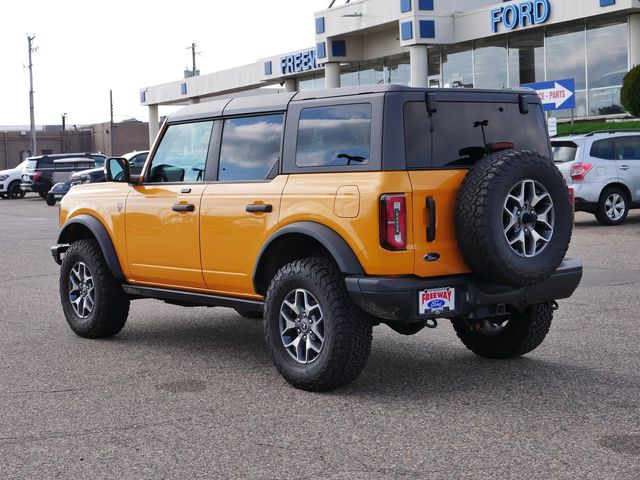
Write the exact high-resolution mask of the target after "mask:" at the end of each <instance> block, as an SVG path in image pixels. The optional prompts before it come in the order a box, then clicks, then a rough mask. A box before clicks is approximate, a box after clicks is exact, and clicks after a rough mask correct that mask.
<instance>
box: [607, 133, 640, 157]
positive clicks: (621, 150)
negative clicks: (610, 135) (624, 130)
mask: <svg viewBox="0 0 640 480" xmlns="http://www.w3.org/2000/svg"><path fill="white" fill-rule="evenodd" d="M613 144H614V146H615V151H616V159H617V160H640V137H621V138H616V139H615V140H614V141H613Z"/></svg>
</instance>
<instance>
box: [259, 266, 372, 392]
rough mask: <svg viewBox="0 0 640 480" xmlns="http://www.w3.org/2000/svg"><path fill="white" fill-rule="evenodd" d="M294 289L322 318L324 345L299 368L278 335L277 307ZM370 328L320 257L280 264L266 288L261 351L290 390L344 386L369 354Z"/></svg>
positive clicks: (337, 276) (335, 269) (333, 269)
mask: <svg viewBox="0 0 640 480" xmlns="http://www.w3.org/2000/svg"><path fill="white" fill-rule="evenodd" d="M295 289H305V290H307V291H308V292H310V293H311V294H312V295H313V296H314V297H315V299H317V301H318V305H320V307H321V309H322V313H323V318H324V322H325V325H324V343H323V346H322V349H321V351H320V353H319V354H318V356H317V358H316V359H315V361H313V363H309V364H301V363H298V362H296V360H295V359H293V358H292V357H291V355H290V354H289V353H288V352H287V350H286V349H285V347H284V345H283V342H282V339H281V336H280V327H279V321H280V308H281V305H282V304H283V301H284V300H285V298H286V297H287V295H288V294H290V293H291V292H292V291H293V290H295ZM371 330H372V324H371V321H370V319H369V317H368V316H367V315H366V314H365V313H364V312H363V311H362V310H360V309H359V308H358V307H357V306H356V305H355V304H354V303H353V301H352V300H351V297H350V296H349V294H348V293H347V291H346V288H345V282H344V278H343V276H342V274H341V273H340V271H339V270H338V267H337V266H336V265H335V263H334V262H333V261H332V260H329V259H325V258H306V259H302V260H297V261H294V262H291V263H289V264H287V265H285V266H283V267H282V268H281V269H280V270H278V272H277V273H276V275H275V276H274V278H273V279H272V281H271V284H270V285H269V288H268V290H267V294H266V302H265V311H264V334H265V340H266V344H267V348H268V349H269V352H270V354H271V357H272V359H273V362H274V364H275V366H276V368H277V370H278V372H279V373H280V374H281V375H282V376H283V377H284V379H285V380H286V381H287V382H289V383H290V384H291V385H293V386H294V387H296V388H300V389H303V390H309V391H324V390H331V389H334V388H338V387H341V386H343V385H346V384H348V383H350V382H352V381H353V380H355V379H356V378H357V377H358V375H359V374H360V372H361V371H362V370H363V369H364V367H365V365H366V363H367V359H368V357H369V352H370V350H371Z"/></svg>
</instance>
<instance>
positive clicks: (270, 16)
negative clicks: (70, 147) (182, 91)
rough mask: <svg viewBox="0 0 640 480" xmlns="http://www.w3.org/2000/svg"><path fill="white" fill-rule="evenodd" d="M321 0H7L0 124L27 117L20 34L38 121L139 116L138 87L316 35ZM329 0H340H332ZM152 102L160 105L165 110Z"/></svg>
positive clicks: (287, 47) (237, 62)
mask: <svg viewBox="0 0 640 480" xmlns="http://www.w3.org/2000/svg"><path fill="white" fill-rule="evenodd" d="M329 3H330V0H271V1H268V0H233V1H222V0H209V1H202V0H200V1H196V0H174V1H167V0H154V1H151V0H129V1H124V0H109V1H105V2H90V1H86V0H85V1H78V0H59V1H57V2H53V1H51V0H31V1H24V2H18V1H10V2H3V4H2V26H1V27H0V78H1V83H0V126H1V125H28V124H29V71H28V69H27V68H26V67H27V65H28V49H27V34H30V35H35V37H36V38H35V41H34V45H35V46H37V47H38V51H37V52H36V53H34V54H33V76H34V91H35V101H34V103H35V121H36V124H38V125H43V124H60V122H61V115H62V114H63V113H66V114H67V124H68V125H73V124H88V123H98V122H105V121H108V120H109V90H110V89H112V90H113V102H114V119H115V121H121V120H124V119H127V118H137V119H138V120H143V121H147V120H148V115H147V108H146V107H141V106H140V105H139V90H140V89H141V88H144V87H146V86H150V85H157V84H161V83H166V82H171V81H175V80H179V79H180V78H182V77H183V75H184V73H183V72H184V69H185V68H186V67H188V68H191V51H190V50H187V47H188V46H190V45H191V43H192V42H195V43H196V44H197V45H198V47H197V50H198V51H200V52H201V54H200V55H199V56H197V58H196V64H197V67H198V69H199V70H200V71H201V73H202V74H206V73H211V72H215V71H219V70H224V69H228V68H233V67H237V66H241V65H246V64H248V63H254V62H255V61H256V60H257V59H259V58H262V57H267V56H271V55H277V54H279V53H284V52H288V51H292V50H298V49H303V48H306V47H311V46H313V45H314V43H315V30H314V15H313V14H314V12H316V11H319V10H323V9H325V8H326V7H327V6H328V5H329ZM337 3H343V2H342V1H341V0H339V1H338V2H337ZM169 111H170V110H168V111H167V112H164V111H163V108H162V107H161V108H160V115H163V114H166V113H168V112H169Z"/></svg>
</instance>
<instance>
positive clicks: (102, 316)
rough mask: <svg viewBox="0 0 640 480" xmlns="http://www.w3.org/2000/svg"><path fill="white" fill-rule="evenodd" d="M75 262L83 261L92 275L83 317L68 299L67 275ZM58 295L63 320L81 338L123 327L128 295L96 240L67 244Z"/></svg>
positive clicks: (99, 334)
mask: <svg viewBox="0 0 640 480" xmlns="http://www.w3.org/2000/svg"><path fill="white" fill-rule="evenodd" d="M78 262H82V263H84V264H86V265H87V266H88V268H89V271H90V272H91V275H92V277H93V286H94V291H95V295H94V303H93V310H92V312H91V314H90V315H89V316H88V317H87V318H81V317H80V316H79V315H77V314H76V312H75V311H74V309H73V307H72V305H71V301H70V300H69V275H70V272H71V269H72V268H73V267H74V265H76V264H77V263H78ZM60 299H61V301H62V309H63V310H64V314H65V317H66V319H67V323H68V324H69V326H70V327H71V329H72V330H73V331H74V332H75V334H76V335H78V336H80V337H84V338H105V337H111V336H113V335H115V334H117V333H118V332H119V331H120V330H122V328H123V327H124V325H125V323H126V321H127V316H128V314H129V297H128V296H127V294H126V293H125V292H124V290H122V286H121V283H120V281H118V279H116V278H115V277H114V276H113V275H112V274H111V272H110V270H109V267H108V266H107V264H106V262H105V260H104V256H103V255H102V251H101V250H100V246H99V245H98V242H97V241H96V240H93V239H83V240H78V241H77V242H74V243H72V244H71V246H70V247H69V249H68V250H67V252H66V254H65V255H64V258H63V261H62V268H61V269H60Z"/></svg>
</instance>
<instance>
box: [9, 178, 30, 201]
mask: <svg viewBox="0 0 640 480" xmlns="http://www.w3.org/2000/svg"><path fill="white" fill-rule="evenodd" d="M25 193H26V192H25V191H24V190H22V189H21V188H20V182H17V181H16V182H13V183H11V184H10V185H9V189H8V190H7V198H14V199H17V198H23V197H24V195H25Z"/></svg>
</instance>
